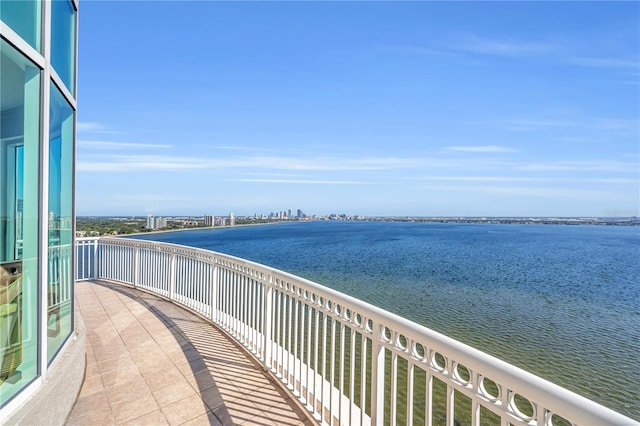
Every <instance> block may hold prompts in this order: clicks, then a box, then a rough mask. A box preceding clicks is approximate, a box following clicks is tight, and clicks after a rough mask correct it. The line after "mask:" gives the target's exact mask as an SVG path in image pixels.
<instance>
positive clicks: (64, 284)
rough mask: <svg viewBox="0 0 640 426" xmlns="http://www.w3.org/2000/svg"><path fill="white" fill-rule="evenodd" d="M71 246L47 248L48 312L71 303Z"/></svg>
mask: <svg viewBox="0 0 640 426" xmlns="http://www.w3.org/2000/svg"><path fill="white" fill-rule="evenodd" d="M71 248H72V246H71V244H63V245H57V246H51V247H49V248H48V259H47V268H48V274H47V276H48V285H47V288H48V292H47V293H48V296H47V298H48V305H47V306H48V308H49V310H54V309H57V308H58V307H60V306H62V305H64V304H67V303H69V302H70V301H71V287H70V285H69V283H70V282H71V277H72V275H71V274H72V273H73V269H72V267H71Z"/></svg>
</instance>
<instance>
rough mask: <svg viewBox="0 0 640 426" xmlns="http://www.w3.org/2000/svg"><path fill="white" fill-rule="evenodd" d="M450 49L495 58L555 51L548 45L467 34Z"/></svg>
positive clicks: (449, 46) (552, 46)
mask: <svg viewBox="0 0 640 426" xmlns="http://www.w3.org/2000/svg"><path fill="white" fill-rule="evenodd" d="M447 47H448V48H449V49H453V50H460V51H465V52H471V53H477V54H483V55H493V56H529V55H540V54H543V53H547V52H550V51H552V50H554V49H555V46H554V45H551V44H548V43H532V42H523V41H516V40H497V39H488V38H483V37H480V36H478V35H476V34H466V35H464V36H461V37H459V38H458V40H457V41H455V42H453V43H449V44H448V46H447Z"/></svg>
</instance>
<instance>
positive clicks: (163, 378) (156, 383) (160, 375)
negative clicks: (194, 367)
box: [143, 366, 184, 390]
mask: <svg viewBox="0 0 640 426" xmlns="http://www.w3.org/2000/svg"><path fill="white" fill-rule="evenodd" d="M143 377H144V379H145V381H146V382H147V384H148V385H149V388H150V389H151V390H156V389H160V388H162V387H165V386H168V385H171V384H173V383H176V382H179V381H180V380H184V377H183V375H182V373H180V371H179V370H178V369H177V368H175V367H174V366H172V367H171V368H168V369H164V370H160V371H156V372H153V373H149V374H143Z"/></svg>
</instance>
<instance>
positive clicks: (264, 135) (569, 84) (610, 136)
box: [76, 0, 640, 216]
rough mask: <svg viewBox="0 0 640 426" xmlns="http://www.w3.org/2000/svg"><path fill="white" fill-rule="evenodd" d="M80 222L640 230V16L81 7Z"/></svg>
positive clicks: (608, 7)
mask: <svg viewBox="0 0 640 426" xmlns="http://www.w3.org/2000/svg"><path fill="white" fill-rule="evenodd" d="M79 32H80V35H79V37H80V38H79V43H80V44H79V51H80V53H79V80H78V84H79V89H78V142H77V147H78V150H77V184H76V198H77V201H76V203H77V214H78V215H147V214H154V215H183V214H185V215H202V214H205V213H207V214H216V215H223V214H224V215H226V214H228V213H229V212H234V213H235V214H236V215H252V214H254V213H260V214H262V213H269V212H271V211H280V210H284V209H293V210H295V209H298V208H300V209H302V210H303V211H305V212H307V213H311V214H328V213H334V212H335V213H346V214H354V215H355V214H361V215H417V216H458V215H464V216H606V215H638V214H640V213H639V212H638V211H639V208H640V3H638V2H620V3H616V2H567V3H559V2H536V3H521V2H493V3H488V2H474V3H461V2H259V3H253V2H235V3H229V2H204V1H198V2H157V1H154V2H151V1H139V2H116V1H113V2H112V1H89V0H87V1H83V2H81V7H80V24H79Z"/></svg>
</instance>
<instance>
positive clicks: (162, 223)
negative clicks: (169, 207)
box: [153, 217, 167, 229]
mask: <svg viewBox="0 0 640 426" xmlns="http://www.w3.org/2000/svg"><path fill="white" fill-rule="evenodd" d="M166 227H167V218H166V217H156V219H155V221H154V227H153V229H162V228H166Z"/></svg>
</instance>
